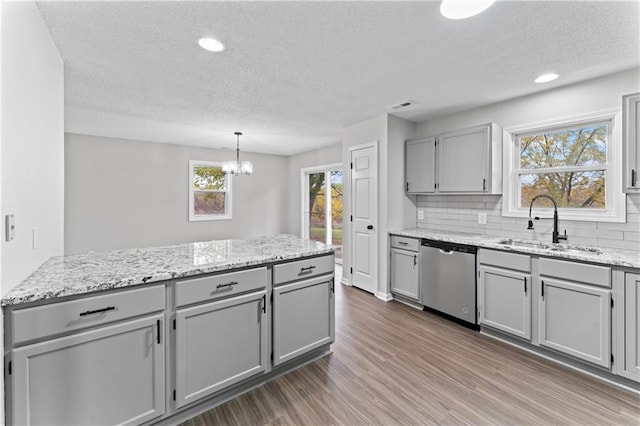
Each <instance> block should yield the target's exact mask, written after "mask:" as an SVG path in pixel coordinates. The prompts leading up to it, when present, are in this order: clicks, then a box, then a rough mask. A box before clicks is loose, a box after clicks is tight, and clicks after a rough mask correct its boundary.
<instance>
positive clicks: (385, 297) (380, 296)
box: [376, 291, 393, 302]
mask: <svg viewBox="0 0 640 426" xmlns="http://www.w3.org/2000/svg"><path fill="white" fill-rule="evenodd" d="M376 297H377V298H378V299H380V300H384V301H385V302H390V301H392V300H393V296H392V295H391V293H383V292H381V291H379V292H377V293H376Z"/></svg>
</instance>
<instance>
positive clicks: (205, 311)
mask: <svg viewBox="0 0 640 426" xmlns="http://www.w3.org/2000/svg"><path fill="white" fill-rule="evenodd" d="M266 310H267V305H266V292H265V291H260V292H255V293H251V294H248V295H244V296H237V297H233V298H230V299H225V300H221V301H218V302H213V303H207V304H205V305H199V306H195V307H192V308H186V309H180V310H178V311H176V406H177V407H178V408H180V407H183V406H185V405H187V404H189V403H191V402H193V401H196V400H198V399H200V398H202V397H204V396H207V395H211V394H213V393H215V392H217V391H219V390H221V389H224V388H226V387H227V386H230V385H232V384H234V383H237V382H240V381H241V380H244V379H246V378H248V377H251V376H253V375H255V374H258V373H261V372H263V371H265V369H266V367H267V323H266Z"/></svg>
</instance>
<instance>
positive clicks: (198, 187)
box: [189, 160, 231, 221]
mask: <svg viewBox="0 0 640 426" xmlns="http://www.w3.org/2000/svg"><path fill="white" fill-rule="evenodd" d="M220 219H231V176H230V175H225V174H224V173H223V172H222V163H214V162H211V161H196V160H190V161H189V221H199V220H220Z"/></svg>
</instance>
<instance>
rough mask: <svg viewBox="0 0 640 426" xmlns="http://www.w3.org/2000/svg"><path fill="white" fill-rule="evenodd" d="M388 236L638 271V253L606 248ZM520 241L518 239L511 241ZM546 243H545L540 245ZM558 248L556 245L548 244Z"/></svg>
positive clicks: (426, 234) (418, 232)
mask: <svg viewBox="0 0 640 426" xmlns="http://www.w3.org/2000/svg"><path fill="white" fill-rule="evenodd" d="M389 234H391V235H400V236H403V237H412V238H424V239H428V240H433V241H445V242H451V243H457V244H466V245H471V246H476V247H479V248H489V249H494V250H502V251H509V252H515V253H526V254H533V255H539V256H546V257H554V258H558V259H567V260H577V261H582V262H589V263H597V264H601V265H609V266H624V267H630V268H640V251H632V250H619V249H612V248H606V247H587V246H578V245H572V244H559V246H561V247H563V248H564V249H565V250H563V251H555V250H549V249H548V248H536V247H514V246H508V245H505V244H499V241H503V240H506V239H508V238H507V237H496V236H492V235H480V234H464V233H457V232H440V231H430V230H428V229H420V228H413V229H402V230H397V231H390V232H389ZM514 240H516V241H520V240H518V239H514ZM543 243H546V241H543ZM548 245H549V246H558V245H557V244H551V243H549V244H548Z"/></svg>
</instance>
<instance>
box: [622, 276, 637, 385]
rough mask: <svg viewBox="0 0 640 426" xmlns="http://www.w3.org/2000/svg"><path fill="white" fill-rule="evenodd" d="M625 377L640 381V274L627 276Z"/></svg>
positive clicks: (625, 291)
mask: <svg viewBox="0 0 640 426" xmlns="http://www.w3.org/2000/svg"><path fill="white" fill-rule="evenodd" d="M624 293H625V295H624V296H625V306H624V330H625V338H624V346H625V349H624V350H625V354H624V376H625V377H628V378H630V379H633V380H636V381H640V274H626V282H625V290H624Z"/></svg>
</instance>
